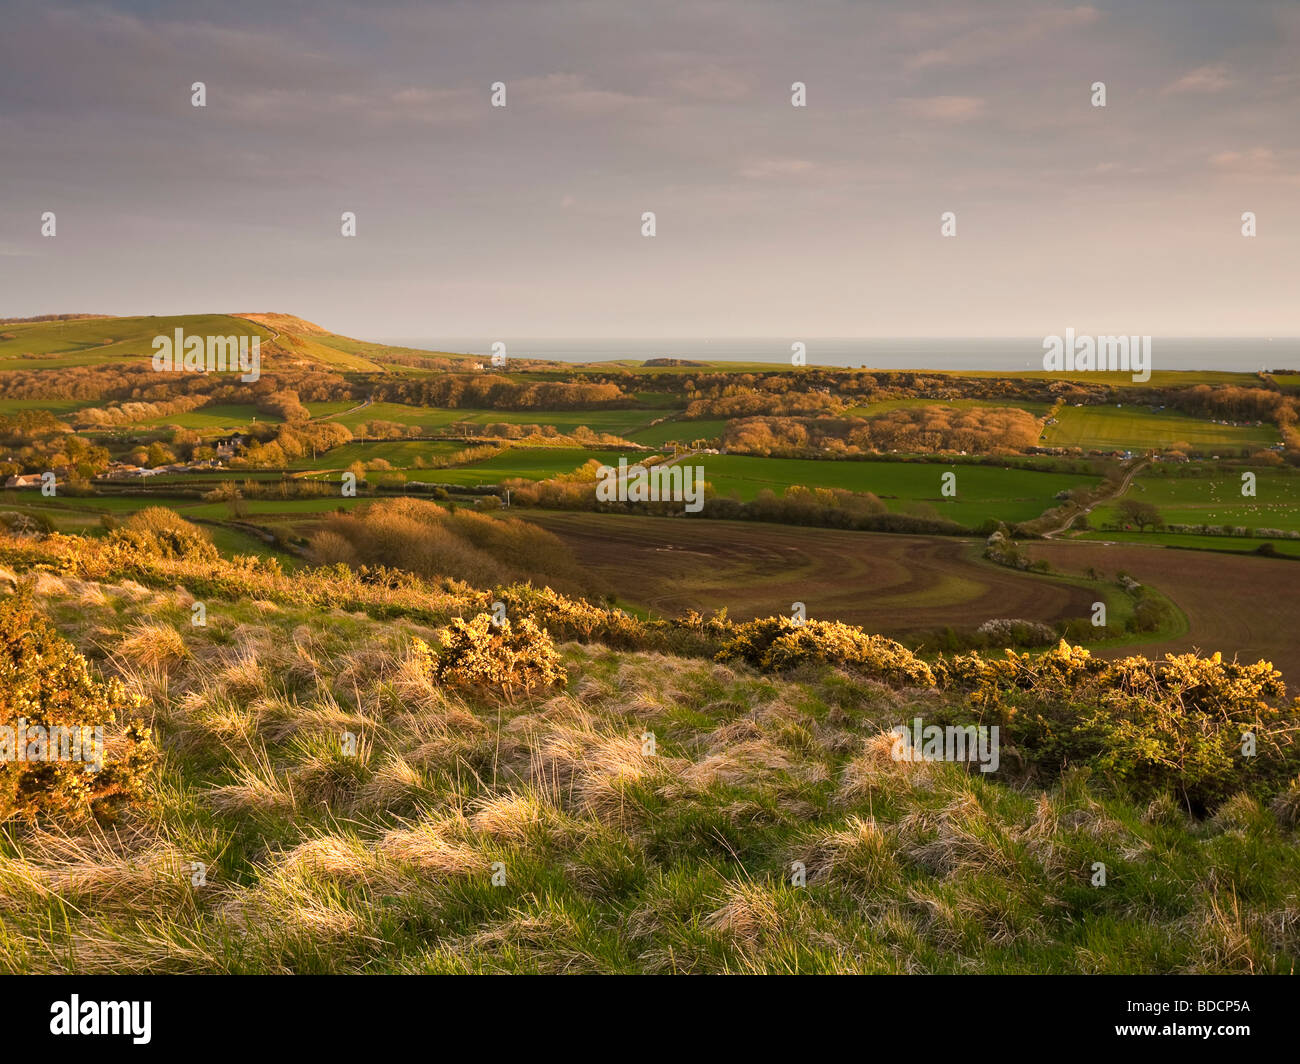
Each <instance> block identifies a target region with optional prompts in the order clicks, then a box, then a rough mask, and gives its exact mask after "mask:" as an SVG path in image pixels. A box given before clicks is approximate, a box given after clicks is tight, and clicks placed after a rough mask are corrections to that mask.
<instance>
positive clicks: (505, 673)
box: [412, 613, 568, 697]
mask: <svg viewBox="0 0 1300 1064" xmlns="http://www.w3.org/2000/svg"><path fill="white" fill-rule="evenodd" d="M438 641H439V642H440V643H441V644H442V654H441V655H437V656H435V655H434V653H433V650H432V649H431V648H430V647H429V644H428V643H426V642H424V640H422V639H413V640H412V650H413V652H414V653H415V654H416V656H417V658H419V659H420V662H421V665H422V667H423V668H424V669H425V670H426V671H427V672H428V673H429V675H431V676H432V677H433V678H434V679H435V680H437V682H438V683H441V684H450V685H452V686H456V687H499V688H501V690H502V693H504V694H505V695H506V696H507V697H509V696H510V695H511V694H512V692H513V691H514V690H515V689H516V688H522V689H523V690H524V691H525V692H529V691H531V690H532V689H533V688H535V687H541V688H545V687H552V686H554V685H556V684H563V683H564V682H565V681H566V680H567V679H568V677H567V675H566V674H565V671H564V669H563V667H562V666H561V665H560V656H559V654H557V653H556V652H555V644H554V643H552V642H551V637H550V636H549V635H547V634H546V632H544V631H543V630H542V629H540V628H538V627H537V625H536V624H534V623H533V622H532V620H531V619H529V618H527V617H524V618H522V619H521V620H520V621H519V622H518V623H517V624H515V625H512V624H511V623H510V621H509V620H503V621H502V622H501V624H500V625H499V626H497V625H494V624H493V623H492V615H491V614H489V613H480V614H478V615H477V616H476V617H473V618H471V619H470V620H468V621H467V620H465V619H464V618H463V617H457V618H456V619H455V620H454V621H452V622H451V624H450V625H448V626H447V627H446V628H443V629H441V630H440V631H439V632H438Z"/></svg>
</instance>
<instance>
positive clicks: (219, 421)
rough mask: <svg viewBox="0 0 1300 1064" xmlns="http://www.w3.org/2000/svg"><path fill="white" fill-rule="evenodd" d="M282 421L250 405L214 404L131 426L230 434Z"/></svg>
mask: <svg viewBox="0 0 1300 1064" xmlns="http://www.w3.org/2000/svg"><path fill="white" fill-rule="evenodd" d="M283 420H284V419H283V418H281V417H280V416H279V415H278V414H267V413H263V412H261V411H259V410H258V409H257V407H255V406H254V405H253V404H252V403H214V404H212V405H211V406H201V407H199V408H198V409H197V410H190V411H188V412H187V413H184V414H164V415H163V416H162V417H155V418H149V419H148V420H145V421H137V422H134V423H133V424H136V425H139V426H140V427H141V428H160V427H162V426H165V425H180V426H181V427H182V428H187V429H198V430H199V431H200V432H203V431H205V430H208V429H211V430H216V432H217V433H218V434H219V433H220V432H230V431H233V430H235V429H242V428H247V427H248V426H249V425H251V424H254V423H265V424H270V425H278V424H280V423H281V422H282V421H283Z"/></svg>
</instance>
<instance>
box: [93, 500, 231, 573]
mask: <svg viewBox="0 0 1300 1064" xmlns="http://www.w3.org/2000/svg"><path fill="white" fill-rule="evenodd" d="M108 542H109V544H110V546H112V547H114V548H117V549H118V550H120V551H122V552H124V553H126V554H130V555H143V556H144V557H145V558H176V559H181V560H185V561H198V562H205V561H215V560H216V559H217V558H219V557H220V554H219V552H218V551H217V548H216V546H215V545H214V544H213V543H212V541H211V540H210V539H208V537H207V534H206V533H205V532H204V531H203V530H202V529H201V528H199V527H198V526H197V525H192V524H190V523H189V522H188V521H186V520H185V518H183V517H180V516H179V515H177V514H176V513H174V512H173V511H171V510H168V509H165V508H164V507H162V506H150V507H149V508H148V509H146V510H141V511H140V512H139V513H138V514H133V515H132V516H131V518H130V519H129V520H128V521H127V522H126V524H124V525H123V526H122V527H120V528H115V529H113V530H112V531H111V532H109V534H108Z"/></svg>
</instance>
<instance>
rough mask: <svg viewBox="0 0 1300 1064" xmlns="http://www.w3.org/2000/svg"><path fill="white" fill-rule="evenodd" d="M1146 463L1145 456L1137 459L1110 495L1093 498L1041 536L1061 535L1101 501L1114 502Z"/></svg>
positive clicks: (1055, 536) (1053, 537)
mask: <svg viewBox="0 0 1300 1064" xmlns="http://www.w3.org/2000/svg"><path fill="white" fill-rule="evenodd" d="M1148 464H1149V462H1148V460H1147V459H1146V458H1142V459H1139V460H1138V461H1137V462H1135V463H1134V464H1133V465H1132V466H1131V467H1130V468H1129V471H1128V472H1127V473H1125V474H1124V480H1123V481H1122V482H1121V483H1120V486H1119V488H1118V490H1116V491H1114V492H1112V493H1111V494H1110V495H1103V496H1101V497H1100V498H1098V499H1094V500H1093V501H1092V502H1090V503H1089V504H1088V505H1087V507H1085V508H1084V509H1082V510H1079V511H1076V512H1075V513H1072V514H1070V515H1069V516H1068V517H1066V518H1065V520H1064V521H1062V522H1061V525H1060V527H1059V528H1054V529H1052V531H1050V532H1044V533H1043V538H1044V539H1056V538H1057V537H1058V536H1060V535H1061V533H1063V532H1065V531H1066V530H1067V529H1068V528H1069V527H1070V526H1071V525H1072V524H1074V522H1075V521H1076V520H1078V519H1079V518H1080V517H1087V516H1088V515H1089V514H1090V513H1092V511H1093V510H1094V509H1096V508H1097V507H1098V506H1100V505H1101V504H1102V503H1104V502H1114V501H1115V500H1116V499H1118V498H1120V497H1122V496H1123V495H1124V493H1125V492H1126V491H1128V489H1129V485H1131V484H1132V483H1133V478H1134V477H1135V476H1137V475H1138V473H1140V472H1141V471H1142V470H1143V469H1145V468H1146V466H1147V465H1148Z"/></svg>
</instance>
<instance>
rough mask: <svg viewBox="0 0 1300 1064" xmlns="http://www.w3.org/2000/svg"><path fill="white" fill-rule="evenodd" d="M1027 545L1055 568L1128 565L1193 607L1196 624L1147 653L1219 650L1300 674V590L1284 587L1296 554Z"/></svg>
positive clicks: (1291, 579) (1295, 567) (1298, 573)
mask: <svg viewBox="0 0 1300 1064" xmlns="http://www.w3.org/2000/svg"><path fill="white" fill-rule="evenodd" d="M1026 550H1027V551H1028V553H1029V554H1030V555H1031V556H1033V557H1035V558H1042V559H1045V560H1046V561H1048V562H1049V563H1050V564H1051V566H1052V567H1053V569H1057V570H1061V571H1065V572H1083V571H1085V570H1086V569H1087V568H1089V567H1090V566H1095V567H1097V568H1100V569H1104V570H1105V571H1107V572H1120V571H1122V572H1126V573H1128V574H1129V575H1130V576H1132V577H1133V578H1134V579H1135V580H1138V581H1140V582H1142V583H1144V584H1150V585H1152V586H1154V587H1158V588H1159V589H1160V590H1161V591H1163V592H1164V593H1165V594H1167V595H1168V596H1169V597H1170V598H1171V599H1172V600H1173V601H1174V602H1175V603H1176V604H1177V605H1178V607H1179V608H1180V609H1181V610H1182V611H1183V612H1184V613H1185V614H1186V616H1187V618H1188V622H1189V625H1190V627H1189V630H1188V632H1187V634H1186V635H1184V636H1180V637H1177V638H1174V639H1169V640H1166V641H1163V642H1161V643H1158V644H1156V645H1154V646H1152V647H1149V648H1147V653H1165V652H1170V653H1182V652H1186V651H1188V650H1192V649H1198V650H1200V651H1202V652H1204V653H1207V654H1208V653H1212V652H1213V651H1215V650H1220V651H1222V652H1223V654H1224V656H1225V657H1229V658H1230V657H1232V656H1234V655H1235V656H1236V657H1237V658H1238V659H1239V660H1241V661H1256V660H1260V659H1263V660H1265V661H1271V662H1273V663H1274V664H1275V665H1276V666H1277V667H1278V668H1279V669H1281V670H1282V672H1283V674H1284V675H1285V676H1286V677H1288V678H1289V679H1290V680H1291V681H1292V683H1295V682H1297V680H1300V641H1297V640H1296V638H1295V633H1296V632H1297V631H1300V596H1296V595H1294V594H1289V593H1286V591H1285V590H1284V589H1287V590H1289V589H1290V588H1292V587H1295V586H1296V585H1297V582H1298V581H1300V564H1297V563H1296V562H1293V561H1289V560H1285V559H1273V558H1260V557H1248V556H1242V557H1234V556H1232V555H1229V554H1219V553H1209V552H1201V551H1188V550H1171V549H1168V548H1160V547H1146V546H1139V545H1136V544H1129V543H1116V544H1114V545H1113V546H1105V545H1102V544H1097V543H1088V542H1081V541H1073V542H1063V541H1059V540H1058V541H1049V542H1038V543H1033V544H1031V545H1029V546H1028V547H1027V548H1026Z"/></svg>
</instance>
